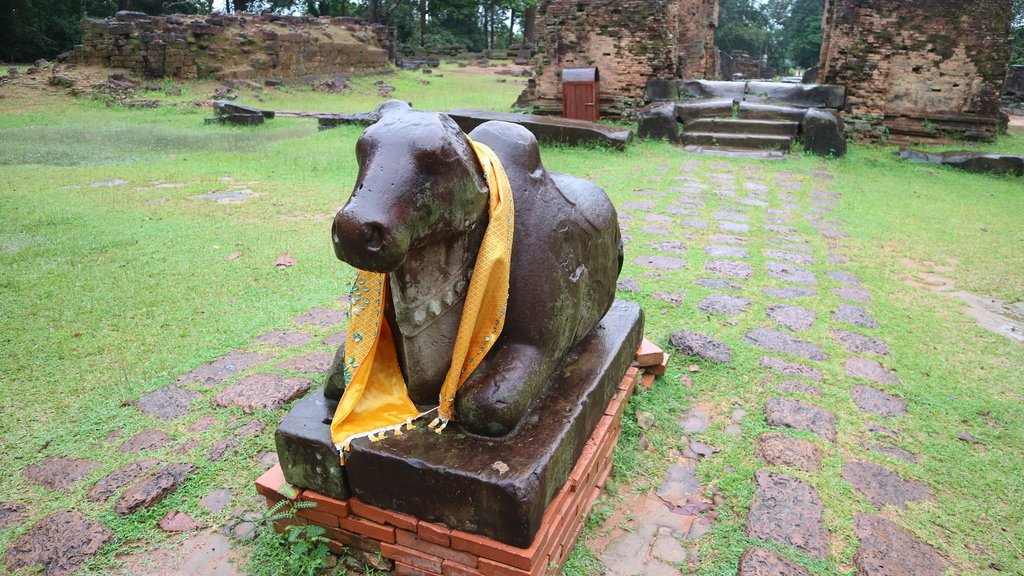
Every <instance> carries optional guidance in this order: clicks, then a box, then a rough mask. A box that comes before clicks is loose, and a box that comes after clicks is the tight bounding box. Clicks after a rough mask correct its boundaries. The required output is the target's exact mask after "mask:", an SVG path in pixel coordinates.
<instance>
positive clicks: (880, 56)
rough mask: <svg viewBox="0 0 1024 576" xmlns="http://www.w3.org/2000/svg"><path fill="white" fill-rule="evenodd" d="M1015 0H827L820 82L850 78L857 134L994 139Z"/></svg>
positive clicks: (848, 114)
mask: <svg viewBox="0 0 1024 576" xmlns="http://www.w3.org/2000/svg"><path fill="white" fill-rule="evenodd" d="M1011 3H1012V0H974V1H972V2H960V1H953V0H826V1H825V15H824V22H823V29H824V31H825V32H824V39H823V44H822V49H821V62H820V69H819V72H818V80H819V81H820V82H822V83H826V84H840V85H845V86H846V89H847V109H846V111H845V113H844V115H843V116H844V120H845V121H846V125H847V130H848V131H850V132H852V133H853V135H854V136H855V137H857V138H858V139H866V140H877V139H882V138H886V137H891V138H893V139H895V140H932V139H940V138H943V137H949V136H956V137H960V138H965V139H973V140H991V139H993V138H995V137H996V134H997V131H998V127H999V107H1000V96H1001V94H1002V92H1003V81H1004V77H1005V75H1006V64H1007V62H1008V61H1009V58H1010V49H1011V45H1010V19H1011V16H1010V14H1011Z"/></svg>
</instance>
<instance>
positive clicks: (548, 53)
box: [534, 0, 718, 118]
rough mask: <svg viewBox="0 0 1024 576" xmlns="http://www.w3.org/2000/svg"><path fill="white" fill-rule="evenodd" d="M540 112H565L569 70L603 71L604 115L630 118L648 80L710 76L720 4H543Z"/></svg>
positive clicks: (705, 0) (602, 0)
mask: <svg viewBox="0 0 1024 576" xmlns="http://www.w3.org/2000/svg"><path fill="white" fill-rule="evenodd" d="M537 21H538V25H537V43H538V45H539V49H540V55H539V56H540V57H539V66H538V71H537V75H536V90H535V95H536V99H535V100H534V110H535V112H537V113H539V114H561V111H562V91H561V83H560V79H561V73H562V69H563V68H577V67H590V66H597V68H598V69H599V71H600V75H601V116H602V117H608V116H611V117H627V118H628V117H630V116H631V115H632V114H633V113H634V112H635V111H636V110H637V109H639V108H640V107H641V106H643V104H644V87H645V86H646V84H647V80H648V79H650V78H673V77H674V78H683V77H686V78H712V77H714V75H715V73H716V68H717V64H716V61H715V54H716V52H715V47H714V33H715V26H717V22H718V0H590V1H581V0H542V1H541V3H540V5H539V6H538V11H537Z"/></svg>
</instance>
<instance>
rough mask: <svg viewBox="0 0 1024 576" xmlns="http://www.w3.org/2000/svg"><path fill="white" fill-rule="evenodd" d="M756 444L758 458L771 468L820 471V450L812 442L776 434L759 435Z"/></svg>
mask: <svg viewBox="0 0 1024 576" xmlns="http://www.w3.org/2000/svg"><path fill="white" fill-rule="evenodd" d="M757 442H758V447H757V455H758V457H760V458H761V459H762V460H764V461H765V462H766V463H768V464H770V465H772V466H789V467H790V468H796V469H797V470H803V471H804V472H815V471H817V470H820V469H821V449H820V448H818V445H817V444H815V443H814V442H811V441H809V440H801V439H799V438H793V437H791V436H787V435H785V434H779V433H778V432H768V433H766V434H761V435H760V436H758V438H757Z"/></svg>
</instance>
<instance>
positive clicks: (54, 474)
mask: <svg viewBox="0 0 1024 576" xmlns="http://www.w3.org/2000/svg"><path fill="white" fill-rule="evenodd" d="M99 465H100V463H99V462H94V461H92V460H81V459H78V458H69V457H67V456H48V457H46V458H43V459H42V460H41V461H40V462H39V463H38V464H33V465H31V466H28V467H26V468H25V469H24V470H22V471H21V477H22V478H24V479H26V480H30V481H32V482H35V483H36V484H41V485H43V486H46V487H47V488H49V489H51V490H67V489H68V488H70V487H71V485H72V484H74V483H75V482H78V481H79V480H81V479H82V478H83V477H84V476H85V475H86V474H88V473H89V472H91V471H92V469H93V468H96V467H97V466H99Z"/></svg>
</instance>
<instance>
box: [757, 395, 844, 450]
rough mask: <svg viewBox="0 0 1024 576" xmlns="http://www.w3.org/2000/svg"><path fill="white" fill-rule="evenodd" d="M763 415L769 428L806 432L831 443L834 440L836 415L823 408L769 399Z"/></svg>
mask: <svg viewBox="0 0 1024 576" xmlns="http://www.w3.org/2000/svg"><path fill="white" fill-rule="evenodd" d="M764 414H765V420H766V421H767V423H768V425H769V426H785V427H787V428H793V429H796V430H808V431H810V432H813V433H815V434H817V435H818V436H821V437H822V438H824V439H825V440H830V441H833V442H834V441H835V439H836V415H835V414H833V413H831V412H829V411H828V410H825V409H824V408H818V407H817V406H812V405H810V404H804V403H803V402H799V401H797V400H789V399H788V398H769V399H767V400H765V403H764Z"/></svg>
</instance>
